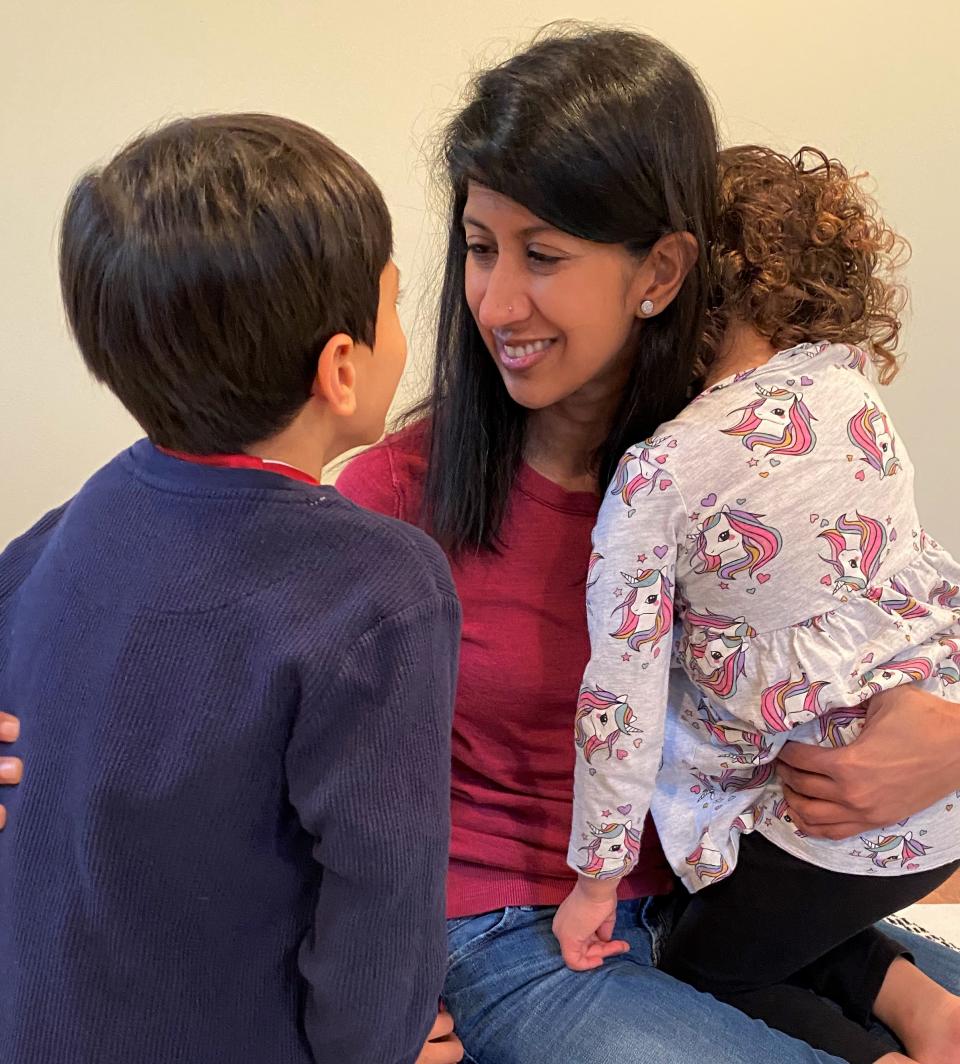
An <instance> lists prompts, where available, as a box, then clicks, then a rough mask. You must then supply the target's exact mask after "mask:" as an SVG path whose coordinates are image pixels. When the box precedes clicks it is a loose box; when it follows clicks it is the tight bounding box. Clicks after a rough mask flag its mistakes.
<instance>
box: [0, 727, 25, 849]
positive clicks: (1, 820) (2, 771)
mask: <svg viewBox="0 0 960 1064" xmlns="http://www.w3.org/2000/svg"><path fill="white" fill-rule="evenodd" d="M19 737H20V721H18V720H17V718H16V717H11V716H10V714H9V713H0V742H4V743H15V742H16V741H17V739H18V738H19ZM22 778H23V762H22V761H21V760H20V758H19V757H0V783H6V784H11V783H19V782H20V780H21V779H22ZM6 823H7V811H6V809H5V808H4V807H3V806H2V805H0V831H2V830H3V828H4V827H5V826H6Z"/></svg>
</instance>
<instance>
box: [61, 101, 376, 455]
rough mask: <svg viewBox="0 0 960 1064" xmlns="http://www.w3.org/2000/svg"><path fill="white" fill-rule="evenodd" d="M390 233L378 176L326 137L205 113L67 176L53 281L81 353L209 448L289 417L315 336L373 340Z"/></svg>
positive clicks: (275, 122)
mask: <svg viewBox="0 0 960 1064" xmlns="http://www.w3.org/2000/svg"><path fill="white" fill-rule="evenodd" d="M391 245H392V233H391V226H390V216H389V214H388V212H387V208H386V204H385V203H384V201H383V196H382V195H381V193H380V190H379V189H378V188H377V186H376V184H375V183H374V181H373V179H372V178H371V177H370V175H369V174H368V173H367V172H366V171H365V170H364V169H363V168H362V167H361V166H360V165H359V164H358V163H357V162H356V161H355V160H354V159H352V158H351V157H350V156H349V155H347V154H346V152H344V151H342V150H341V149H340V148H338V147H337V146H336V145H335V144H334V143H333V142H332V141H330V140H329V139H328V138H327V137H325V136H323V135H322V134H321V133H318V132H317V131H316V130H313V129H310V128H309V127H308V126H304V125H301V124H300V123H299V122H294V121H291V120H290V119H287V118H280V117H278V116H276V115H266V114H221V115H206V116H201V117H196V118H185V119H180V120H177V121H174V122H171V123H169V124H168V125H165V126H163V127H162V128H160V129H158V130H157V131H155V132H152V133H147V134H145V135H143V136H140V137H138V138H137V139H135V140H134V141H133V142H132V143H130V144H129V145H127V146H126V147H125V148H123V149H122V150H121V151H120V152H119V153H118V154H117V155H116V156H115V157H114V158H113V159H112V160H111V161H110V162H108V163H107V164H106V166H104V167H103V168H102V169H94V170H91V171H90V172H89V173H87V174H85V175H84V176H83V177H81V178H80V180H79V181H78V182H77V183H76V185H75V186H74V188H73V190H72V192H71V194H70V197H69V199H68V201H67V206H66V209H65V212H64V217H63V223H62V226H61V233H60V283H61V288H62V291H63V301H64V305H65V307H66V313H67V318H68V321H69V323H70V327H71V329H72V330H73V333H74V336H75V337H76V339H77V343H78V344H79V347H80V351H81V353H82V355H83V358H84V361H85V362H86V364H87V366H88V367H89V369H90V370H91V372H92V373H93V374H94V376H96V377H97V378H98V379H99V380H101V381H103V382H105V383H106V384H107V385H108V386H109V387H110V388H111V390H112V391H113V392H114V393H115V394H116V395H117V397H118V398H119V399H120V401H121V402H122V403H123V405H124V406H125V407H126V408H127V409H128V410H129V411H130V413H131V414H133V416H134V417H135V418H136V419H137V421H138V422H139V423H140V424H141V426H142V427H143V429H144V430H145V431H146V433H147V435H148V436H149V437H150V439H151V440H153V442H154V443H157V444H159V445H161V446H165V447H168V448H171V449H173V450H178V451H187V452H192V453H197V454H217V453H221V454H222V453H229V452H232V451H237V450H239V449H241V448H242V447H244V446H246V445H249V444H251V443H253V442H255V441H257V440H261V439H265V438H267V437H269V436H271V435H273V434H275V433H277V432H279V431H280V430H281V429H283V428H284V427H285V426H286V425H288V424H289V423H290V421H291V420H292V419H293V417H294V416H295V415H296V413H297V412H298V411H299V410H300V409H301V408H302V407H303V405H304V403H306V401H307V399H308V397H309V394H310V386H311V381H312V379H313V376H314V373H315V370H316V359H317V356H318V354H319V352H320V350H321V348H322V347H323V345H324V344H325V343H326V342H327V340H329V339H330V337H331V336H333V335H335V334H336V333H338V332H344V333H346V334H348V335H349V336H351V337H353V338H354V339H356V340H357V341H358V342H361V343H365V344H371V345H372V343H373V340H374V332H375V329H376V320H377V307H378V304H379V282H380V275H381V273H382V272H383V269H384V267H385V266H386V264H387V262H388V261H389V259H390V255H391Z"/></svg>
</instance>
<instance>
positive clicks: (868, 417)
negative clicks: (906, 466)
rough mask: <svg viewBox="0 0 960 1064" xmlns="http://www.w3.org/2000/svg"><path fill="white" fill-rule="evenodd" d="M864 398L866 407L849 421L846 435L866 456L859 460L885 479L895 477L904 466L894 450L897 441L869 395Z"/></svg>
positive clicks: (862, 407)
mask: <svg viewBox="0 0 960 1064" xmlns="http://www.w3.org/2000/svg"><path fill="white" fill-rule="evenodd" d="M863 398H864V400H865V402H864V404H863V406H861V407H860V409H859V410H858V411H857V412H856V413H855V414H854V415H853V417H852V418H850V420H849V421H848V422H847V435H848V436H849V437H850V442H851V443H852V444H853V446H854V447H856V448H857V450H858V451H860V452H861V453H862V454H863V458H861V459H860V460H861V461H862V462H866V463H867V465H868V466H870V468H871V469H875V470H876V471H877V472H878V473H879V474H880V479H881V480H883V478H884V477H892V476H893V474H894V473H896V472H897V470H898V469H901V468H902V465H901V463H900V459H899V458H897V454H896V451H895V450H894V438H893V433H892V432H891V431H890V424H889V422H888V421H887V415H886V414H885V413H884V411H882V410H881V409H880V407H879V406H877V404H876V403H873V402H871V401H870V397H869V396H866V395H865V396H864V397H863Z"/></svg>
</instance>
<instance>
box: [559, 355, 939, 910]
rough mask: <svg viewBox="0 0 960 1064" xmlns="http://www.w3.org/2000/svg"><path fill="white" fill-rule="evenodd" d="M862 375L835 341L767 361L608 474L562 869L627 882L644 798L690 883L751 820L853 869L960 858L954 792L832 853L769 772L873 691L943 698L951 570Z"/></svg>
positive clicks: (806, 855)
mask: <svg viewBox="0 0 960 1064" xmlns="http://www.w3.org/2000/svg"><path fill="white" fill-rule="evenodd" d="M865 362H866V359H865V356H864V354H863V352H861V351H859V350H858V349H856V348H852V347H848V346H846V345H842V344H827V343H819V344H802V345H800V346H799V347H796V348H792V349H791V350H789V351H783V352H780V353H779V354H777V355H776V356H775V357H774V358H773V359H772V360H771V361H770V362H768V363H767V364H766V365H764V366H762V367H761V368H759V369H754V370H750V371H748V372H746V373H743V374H739V375H737V376H736V377H733V378H730V379H728V380H726V381H724V382H722V383H720V384H717V385H715V386H714V387H712V388H709V389H708V390H706V391H705V392H704V393H703V394H702V395H701V396H699V397H698V398H697V399H696V400H694V402H692V403H691V404H690V405H689V406H688V407H687V408H686V409H685V410H684V411H683V412H682V413H681V414H680V415H679V417H677V418H676V419H675V420H674V421H672V422H670V423H668V424H666V425H664V426H662V427H661V429H660V430H659V431H658V432H657V434H656V436H655V437H654V438H653V439H650V440H647V441H645V442H644V443H642V444H639V445H638V446H637V447H634V448H632V449H631V450H630V451H629V452H628V453H627V454H626V455H625V456H624V458H623V460H622V461H621V464H620V467H619V469H618V475H617V477H616V479H615V480H614V482H613V484H612V485H611V486H610V488H609V489H608V491H607V493H606V495H605V498H604V501H603V505H602V507H601V510H600V514H599V517H598V521H597V526H596V528H595V530H594V539H593V543H594V554H593V556H592V558H591V564H590V574H589V577H588V593H587V612H588V619H589V626H590V639H591V647H592V655H591V660H590V664H589V666H588V667H587V670H586V673H585V675H584V683H583V688H582V690H581V693H580V699H579V703H578V709H577V726H576V735H577V751H576V796H575V803H574V819H573V831H572V836H571V842H570V850H569V854H568V859H569V862H570V865H571V867H573V868H576V869H578V870H580V871H583V872H586V873H587V874H590V875H596V876H598V877H607V876H613V875H618V874H620V873H622V872H623V871H624V870H626V869H628V868H629V866H630V864H632V861H633V857H634V856H635V853H636V850H637V847H638V843H639V834H640V831H641V830H642V826H643V821H644V818H645V816H646V813H647V810H648V808H650V809H652V811H653V815H654V819H655V821H656V825H657V829H658V831H659V834H660V837H661V840H662V842H663V845H664V849H665V851H666V854H667V857H668V859H669V860H670V862H671V864H672V865H673V867H674V869H675V870H676V872H677V874H678V875H679V876H680V877H681V878H682V879H683V880H684V882H685V884H686V885H687V887H688V888H689V889H690V890H692V891H696V890H699V889H700V888H701V887H703V886H705V885H707V884H709V883H711V882H714V881H715V880H717V879H720V878H723V877H724V876H726V875H728V874H729V873H730V872H731V871H732V870H733V868H734V866H735V865H736V858H737V848H738V839H739V835H740V833H741V832H742V831H750V830H754V829H755V830H758V831H760V832H761V833H762V834H763V835H765V836H766V837H767V838H768V839H770V841H772V842H774V843H775V844H776V845H778V846H780V847H782V848H783V849H785V850H787V851H788V852H790V853H792V854H794V855H795V856H797V857H800V858H802V859H804V860H808V861H811V862H812V863H814V864H817V865H820V866H822V867H824V868H829V869H834V870H836V871H840V872H847V873H854V874H860V875H874V876H877V875H901V874H905V873H909V872H913V871H917V870H919V869H926V868H934V867H937V866H939V865H942V864H944V863H946V862H948V861H951V860H955V859H957V858H958V857H960V793H958V794H950V795H949V796H945V797H944V799H943V800H942V801H940V802H937V803H936V804H935V805H934V806H932V807H931V808H930V809H928V810H925V811H924V812H922V813H918V814H917V815H916V816H913V817H911V818H910V819H909V820H908V821H904V822H903V823H901V824H896V825H891V826H890V827H889V828H886V829H884V830H882V831H879V832H871V833H870V834H868V835H866V836H864V837H862V838H855V839H847V840H843V841H840V842H833V841H828V840H821V839H812V838H807V837H805V836H803V835H802V834H801V833H800V832H798V831H797V830H796V829H795V828H794V827H793V825H792V824H791V823H790V821H789V818H788V815H787V812H786V809H785V803H784V801H783V798H782V792H781V790H780V788H779V785H778V782H777V776H776V764H775V759H776V755H777V752H778V751H779V749H780V748H781V746H782V745H783V743H784V742H786V741H787V739H788V738H789V739H791V740H796V741H799V742H805V743H815V744H819V745H822V746H830V745H833V746H839V745H845V744H848V743H850V742H852V741H853V740H854V739H855V738H856V736H857V734H858V733H859V731H860V729H861V728H862V726H863V716H864V712H865V708H864V706H863V703H864V702H865V700H866V699H867V698H869V697H870V695H871V694H872V693H874V692H876V691H879V690H882V689H886V688H889V687H893V686H896V685H897V684H900V683H906V682H916V683H919V684H920V685H921V686H922V687H923V688H924V689H926V690H929V691H933V692H935V693H937V694H939V695H942V696H944V697H946V698H950V699H952V700H954V701H960V682H958V681H960V590H958V585H960V566H958V565H957V563H956V562H955V561H954V560H953V559H952V558H951V557H950V556H949V555H948V554H947V553H946V552H945V551H944V550H942V549H941V548H940V547H939V546H938V545H937V544H936V543H935V542H934V541H933V540H932V539H931V538H930V537H929V536H928V535H926V533H925V532H924V531H923V530H922V528H921V526H920V522H919V519H918V516H917V513H916V505H915V502H914V493H913V468H912V466H911V464H910V461H909V458H908V457H907V454H906V451H905V449H904V447H903V444H902V442H901V441H900V440H899V439H898V438H897V437H896V436H895V435H894V433H893V430H892V426H891V425H890V421H889V418H888V416H887V413H886V411H885V410H884V407H883V405H882V403H881V402H880V399H879V397H878V395H877V392H876V389H875V388H874V386H873V385H872V383H871V382H870V381H869V380H868V379H867V377H866V376H865V375H864V373H863V369H864V365H865ZM674 599H675V603H674ZM674 605H675V606H676V608H675V609H674ZM674 614H675V615H676V620H677V621H678V622H679V623H678V626H677V632H676V635H674V632H673V621H674ZM671 651H672V652H673V654H672V653H671ZM672 656H673V657H675V659H676V661H677V662H678V663H679V664H680V665H681V666H682V670H683V672H680V671H678V670H674V672H673V677H672V681H673V682H672V683H671V682H670V681H671V675H670V674H671V670H670V662H671V657H672ZM684 673H686V676H687V677H689V679H686V678H685V677H684V675H683V674H684ZM690 680H692V681H693V683H691V682H689V681H690ZM668 685H669V687H670V697H669V708H668ZM694 685H695V686H694ZM661 753H662V767H661V768H660V771H659V774H658V766H660V764H661ZM898 783H899V781H898V780H897V779H896V778H891V779H890V786H891V787H897V786H898Z"/></svg>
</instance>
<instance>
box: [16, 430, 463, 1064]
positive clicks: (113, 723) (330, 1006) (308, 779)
mask: <svg viewBox="0 0 960 1064" xmlns="http://www.w3.org/2000/svg"><path fill="white" fill-rule="evenodd" d="M458 644H459V608H458V604H457V602H456V598H455V593H454V589H453V585H452V583H451V580H450V574H449V569H448V566H447V563H446V561H445V559H444V558H443V555H442V553H441V552H440V550H439V549H438V548H437V547H436V545H435V544H434V543H432V541H430V540H429V539H428V538H427V537H426V536H424V535H423V534H421V533H419V532H418V531H416V530H415V529H412V528H410V527H409V526H407V525H404V524H402V523H400V522H396V521H392V520H390V519H388V518H384V517H381V516H379V515H375V514H371V513H368V512H366V511H364V510H362V509H360V508H359V507H357V506H355V505H354V504H353V503H351V502H348V501H347V500H346V499H344V498H343V497H342V496H341V495H339V493H338V492H337V491H336V490H335V489H333V488H331V487H319V486H311V485H309V484H304V483H300V482H297V481H295V480H292V479H288V478H287V477H284V476H281V475H279V474H276V473H271V472H263V471H259V470H249V469H214V468H209V467H206V466H200V465H193V464H189V463H187V462H183V461H180V460H179V459H177V458H174V457H169V456H167V455H164V454H161V453H160V452H158V451H157V450H156V449H155V448H154V447H152V446H151V445H150V444H149V443H148V442H147V441H141V442H140V443H138V444H136V445H134V446H133V447H132V448H131V449H130V450H128V451H126V452H124V453H122V454H120V455H119V456H118V457H117V458H116V459H114V460H113V461H112V462H110V463H109V464H108V465H107V466H105V467H104V468H103V469H101V470H100V471H99V472H98V473H97V474H95V475H94V476H93V477H92V478H91V480H90V481H89V482H88V483H87V484H86V485H85V486H84V487H83V488H82V489H81V490H80V492H79V493H78V494H77V496H76V497H75V498H74V499H73V500H71V501H70V502H69V503H68V504H67V505H65V506H63V507H61V508H60V509H58V510H56V511H54V512H52V513H51V514H48V515H47V516H46V517H45V518H43V519H42V520H41V521H40V522H39V523H38V524H37V525H35V526H34V528H32V529H31V530H30V531H29V532H28V533H26V534H25V535H24V536H22V537H21V538H20V539H19V540H16V541H14V543H12V544H11V545H10V546H9V547H8V548H7V550H6V551H5V552H4V553H3V554H2V555H0V704H2V705H4V706H6V707H15V708H16V711H17V713H18V714H19V715H20V716H21V718H22V739H21V741H20V743H19V744H18V746H17V747H16V748H15V749H16V752H17V753H19V754H20V755H21V756H22V757H23V758H24V760H25V762H26V764H27V766H28V768H27V771H26V773H25V776H24V781H23V783H22V784H21V785H20V787H18V788H16V790H15V792H13V793H11V795H10V796H9V797H8V798H7V799H5V800H6V801H8V802H9V804H10V806H11V808H10V813H11V815H10V822H9V825H8V828H7V830H6V831H5V832H4V833H3V834H2V835H0V986H2V987H3V992H2V993H0V1044H2V1045H3V1047H4V1051H3V1059H4V1060H5V1061H9V1062H10V1064H63V1062H64V1061H68V1060H69V1061H71V1064H131V1062H133V1061H136V1062H137V1064H173V1062H184V1064H187V1062H189V1064H237V1062H238V1061H243V1062H244V1064H348V1062H352V1064H387V1062H390V1064H411V1062H412V1061H413V1060H414V1059H415V1058H416V1056H417V1054H418V1052H419V1050H420V1048H421V1047H422V1044H423V1042H424V1039H425V1038H426V1035H427V1033H428V1030H429V1027H430V1024H431V1022H432V1020H433V1018H434V1017H435V1015H436V1005H437V997H438V994H439V993H440V989H441V986H442V981H443V974H444V970H445V966H446V948H445V947H446V942H445V933H444V926H443V907H444V881H445V874H446V866H447V854H448V838H449V779H450V773H449V758H450V719H451V712H452V701H453V692H454V685H455V676H456V663H457V650H458Z"/></svg>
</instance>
